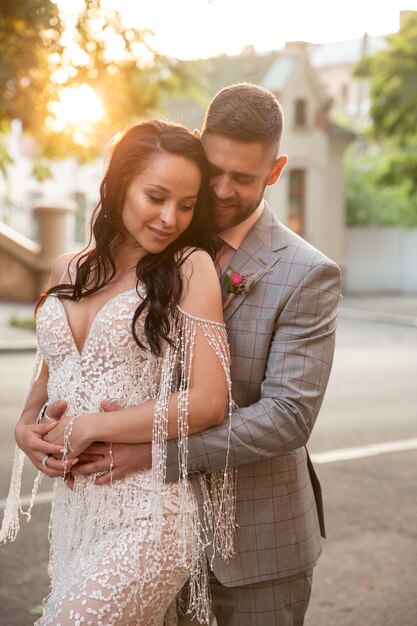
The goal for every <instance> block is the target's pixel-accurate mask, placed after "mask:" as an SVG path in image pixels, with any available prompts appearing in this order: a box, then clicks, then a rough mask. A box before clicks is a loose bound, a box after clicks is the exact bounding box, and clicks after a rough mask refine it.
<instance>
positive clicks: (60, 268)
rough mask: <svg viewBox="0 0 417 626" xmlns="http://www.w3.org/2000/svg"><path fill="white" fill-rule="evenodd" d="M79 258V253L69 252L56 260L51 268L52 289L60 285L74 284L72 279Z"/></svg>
mask: <svg viewBox="0 0 417 626" xmlns="http://www.w3.org/2000/svg"><path fill="white" fill-rule="evenodd" d="M79 256H80V253H79V252H67V253H66V254H62V255H61V256H59V257H58V258H57V259H55V261H54V262H53V264H52V268H51V279H50V286H51V287H52V286H53V285H59V284H60V283H66V282H73V280H72V279H73V277H74V272H75V266H76V263H77V260H78V258H79Z"/></svg>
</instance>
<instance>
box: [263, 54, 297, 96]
mask: <svg viewBox="0 0 417 626" xmlns="http://www.w3.org/2000/svg"><path fill="white" fill-rule="evenodd" d="M299 61H300V57H299V55H295V54H281V55H280V56H278V57H277V58H276V59H275V61H273V63H272V64H271V65H270V67H269V68H268V70H267V71H266V74H265V76H264V77H263V78H262V80H261V83H260V84H261V85H262V87H264V88H265V89H268V91H273V92H274V93H279V92H280V91H282V90H283V89H284V87H285V85H286V84H287V82H288V81H289V79H290V77H291V76H292V74H293V72H294V70H295V68H296V67H297V64H298V63H299Z"/></svg>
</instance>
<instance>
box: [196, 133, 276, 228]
mask: <svg viewBox="0 0 417 626" xmlns="http://www.w3.org/2000/svg"><path fill="white" fill-rule="evenodd" d="M202 142H203V146H204V150H205V152H206V155H207V158H208V160H209V163H210V166H211V178H210V187H211V190H212V192H213V195H214V216H215V227H216V232H221V231H223V230H226V229H227V228H231V227H232V226H236V225H237V224H240V222H243V221H244V220H245V219H246V218H247V217H249V216H250V215H251V214H252V213H253V212H254V211H255V209H256V208H257V207H258V206H259V204H260V202H261V200H262V198H263V195H264V191H265V187H266V186H267V184H270V183H269V179H270V175H271V170H272V168H273V166H274V163H275V161H274V159H273V157H272V155H271V150H270V149H269V148H268V147H266V146H264V145H263V144H261V143H245V142H241V141H237V140H235V139H231V138H230V137H226V136H224V135H217V134H213V135H211V134H209V135H203V137H202Z"/></svg>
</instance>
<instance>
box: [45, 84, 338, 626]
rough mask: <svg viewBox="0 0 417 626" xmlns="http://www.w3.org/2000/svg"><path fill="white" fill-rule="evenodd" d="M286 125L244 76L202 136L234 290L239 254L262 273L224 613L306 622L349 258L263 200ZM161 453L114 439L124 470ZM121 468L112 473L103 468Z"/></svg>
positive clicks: (199, 449) (239, 397) (268, 623)
mask: <svg viewBox="0 0 417 626" xmlns="http://www.w3.org/2000/svg"><path fill="white" fill-rule="evenodd" d="M281 132H282V111H281V107H280V105H279V103H278V101H277V100H276V98H275V97H274V96H273V95H272V94H271V93H269V92H267V91H265V90H264V89H262V88H261V87H258V86H255V85H250V84H239V85H232V86H230V87H227V88H225V89H223V90H222V91H220V92H219V93H218V94H217V95H216V96H215V98H214V99H213V101H212V102H211V104H210V105H209V107H208V111H207V114H206V118H205V121H204V126H203V131H202V136H201V137H202V142H203V145H204V148H205V150H206V154H207V157H208V160H209V162H210V164H211V167H212V175H211V187H212V191H213V194H214V201H215V207H214V214H215V220H216V226H217V230H218V231H219V236H220V238H221V240H222V241H223V242H224V244H223V246H222V247H221V249H220V251H219V254H218V259H217V261H218V265H219V272H220V273H221V275H222V279H221V280H222V286H223V295H224V298H225V299H226V298H227V296H228V292H227V289H226V287H225V283H224V275H225V271H226V269H227V268H228V266H230V267H231V268H232V270H230V271H229V273H230V272H231V271H233V272H234V273H235V274H236V275H238V274H240V275H243V276H244V275H245V274H246V275H249V276H250V277H253V276H255V282H254V284H253V285H252V286H251V288H250V289H249V290H247V291H242V292H240V293H238V294H236V296H235V297H234V299H233V300H232V301H231V303H230V304H229V305H228V306H227V308H226V309H225V321H226V324H227V331H228V336H229V342H230V351H231V358H232V370H231V375H232V382H233V398H234V400H235V402H236V404H237V406H238V407H239V408H237V409H236V410H235V411H234V413H233V416H232V433H231V442H230V452H229V455H230V456H229V463H230V464H232V465H234V466H236V467H237V468H238V472H237V509H236V521H237V524H238V528H237V530H236V538H235V548H236V557H235V558H234V559H231V560H230V561H229V563H227V564H226V563H224V562H223V561H222V559H215V560H214V562H213V565H212V573H211V590H212V603H213V612H214V614H215V615H216V618H217V622H218V625H219V626H226V625H227V626H237V625H239V626H252V625H255V624H262V625H263V626H272V625H278V624H279V625H280V626H289V625H293V624H303V621H304V615H305V612H306V610H307V606H308V602H309V598H310V590H311V581H312V571H313V567H314V565H315V564H316V562H317V559H318V557H319V555H320V552H321V542H320V527H321V528H322V531H323V523H322V519H321V500H320V494H319V491H318V488H319V485H318V482H317V479H316V477H315V475H314V472H313V471H312V467H311V463H310V462H309V459H308V454H307V451H306V449H305V444H306V443H307V441H308V438H309V436H310V434H311V431H312V428H313V426H314V423H315V421H316V418H317V414H318V411H319V409H320V406H321V403H322V400H323V396H324V392H325V389H326V386H327V382H328V378H329V374H330V369H331V364H332V359H333V351H334V333H335V328H336V322H335V320H336V313H337V306H338V300H339V293H340V290H339V281H340V272H339V269H338V267H337V266H336V265H335V264H334V263H333V262H332V261H330V260H329V259H328V258H326V257H325V256H324V255H323V254H322V253H320V252H319V251H318V250H316V249H314V248H313V247H312V246H310V245H309V244H308V243H306V242H305V241H304V240H303V239H301V238H300V237H298V236H297V235H296V234H294V233H293V232H291V231H290V230H289V229H287V228H286V227H285V226H283V225H282V224H280V223H279V222H278V221H277V220H276V218H275V217H274V215H273V213H272V212H271V210H270V208H269V207H268V205H267V204H266V202H265V200H264V192H265V189H266V187H267V186H269V185H273V184H274V183H276V182H277V180H278V179H279V177H280V174H281V172H282V170H283V168H284V167H285V165H286V162H287V157H286V156H283V155H282V156H277V155H278V150H279V143H280V138H281ZM238 280H239V277H238ZM103 406H104V408H105V409H107V410H111V408H112V407H111V405H110V404H109V403H104V405H103ZM48 413H50V411H48ZM175 445H176V444H175V442H171V443H170V446H171V448H172V449H175ZM227 445H228V427H227V424H224V425H222V426H219V427H216V428H213V429H209V430H208V431H205V432H203V433H199V434H197V435H193V436H192V437H190V439H189V471H190V474H193V473H199V472H204V473H211V472H213V471H216V470H219V469H222V468H223V467H224V460H225V454H226V451H227ZM92 451H94V452H97V453H98V455H97V456H96V457H91V458H92V462H90V463H87V464H85V465H79V467H78V469H77V466H75V468H74V472H78V473H87V472H96V471H105V470H106V469H108V467H109V456H108V455H107V447H106V448H104V449H103V448H101V447H100V446H99V444H97V447H96V448H95V450H92ZM101 455H102V456H101ZM149 458H150V452H149V446H146V445H145V446H144V445H139V446H136V447H135V446H123V445H119V446H114V447H113V478H118V477H120V476H122V475H124V474H125V473H128V472H129V471H132V470H134V469H138V468H140V467H146V466H148V465H149ZM175 459H177V452H176V450H173V454H172V463H170V462H169V459H168V468H167V474H168V478H169V479H171V480H173V479H175V477H176V472H177V471H178V470H177V468H176V462H175ZM108 480H109V475H108V474H105V475H103V476H101V477H100V478H98V479H97V482H98V483H99V484H100V483H104V482H106V481H108ZM313 484H314V486H315V488H317V489H316V491H317V493H316V496H315V493H314V490H313Z"/></svg>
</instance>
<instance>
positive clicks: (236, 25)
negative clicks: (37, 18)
mask: <svg viewBox="0 0 417 626" xmlns="http://www.w3.org/2000/svg"><path fill="white" fill-rule="evenodd" d="M55 1H56V2H58V4H59V5H60V6H63V7H66V8H69V7H71V10H76V7H77V5H78V6H82V0H55ZM102 2H103V4H104V3H107V4H108V5H112V6H116V7H117V9H118V10H119V11H120V13H121V14H122V15H123V16H124V19H125V21H126V23H127V24H129V25H131V26H134V27H136V28H143V27H149V28H151V29H152V30H153V31H154V32H155V38H154V40H153V44H154V45H155V47H156V48H157V50H158V51H159V52H162V53H163V54H166V55H168V56H174V57H177V58H180V59H191V58H205V57H209V56H216V55H218V54H222V53H226V54H230V55H233V54H239V53H240V52H241V51H242V49H243V48H244V47H245V46H251V45H252V46H254V47H255V49H256V50H257V51H259V52H262V51H267V50H279V49H281V48H282V47H283V46H284V44H285V42H287V41H310V42H312V43H325V42H332V41H343V40H348V39H357V38H359V37H362V36H363V35H364V33H365V32H367V33H368V34H369V35H385V34H389V33H393V32H396V31H397V30H398V28H399V12H400V11H401V10H417V0H349V1H345V2H339V1H338V0H287V2H281V1H280V0H146V1H145V0H102Z"/></svg>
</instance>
